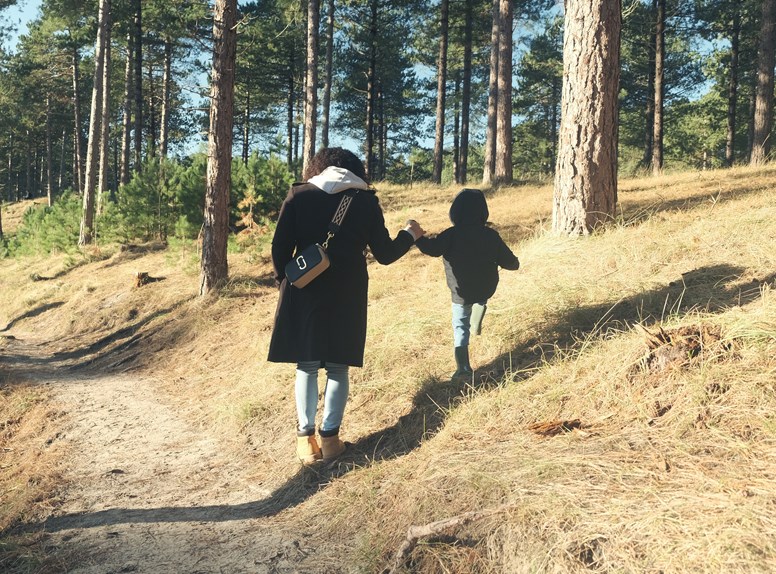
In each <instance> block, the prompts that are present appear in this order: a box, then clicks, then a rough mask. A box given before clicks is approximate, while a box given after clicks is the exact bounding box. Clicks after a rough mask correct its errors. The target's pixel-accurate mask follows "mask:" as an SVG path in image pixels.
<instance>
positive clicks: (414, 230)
mask: <svg viewBox="0 0 776 574" xmlns="http://www.w3.org/2000/svg"><path fill="white" fill-rule="evenodd" d="M404 229H406V230H407V231H409V232H410V233H411V234H412V237H414V238H415V241H417V240H418V239H420V238H421V237H423V236H424V235H425V234H426V231H425V230H424V229H423V228H422V227H421V226H420V224H419V223H418V222H417V221H415V220H414V219H408V220H407V227H405V228H404Z"/></svg>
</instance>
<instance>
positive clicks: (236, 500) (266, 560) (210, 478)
mask: <svg viewBox="0 0 776 574" xmlns="http://www.w3.org/2000/svg"><path fill="white" fill-rule="evenodd" d="M3 359H4V362H6V364H9V366H10V367H11V368H12V369H13V370H15V371H16V372H17V373H21V374H23V375H24V376H25V378H27V379H28V380H32V381H36V382H39V383H41V384H47V388H49V389H51V390H52V392H53V400H54V401H55V402H56V403H58V405H60V406H61V408H62V409H64V410H65V411H66V412H67V413H68V416H66V417H63V418H62V420H65V421H67V423H66V424H67V426H66V427H65V428H63V429H62V430H61V432H60V433H59V434H58V435H57V440H62V441H66V442H67V448H68V451H69V456H68V460H67V462H66V468H65V469H64V479H65V484H64V488H63V491H62V493H61V499H62V503H61V506H59V507H58V508H57V509H56V510H55V511H54V512H53V513H52V515H51V516H49V517H47V519H46V520H45V522H44V523H43V529H44V530H45V531H46V533H47V538H46V540H47V547H48V550H49V551H50V553H51V555H52V556H53V557H54V558H61V559H63V560H64V561H66V563H68V564H73V565H75V568H74V569H70V570H67V571H68V572H74V573H81V574H86V573H89V574H92V573H94V574H97V573H99V574H108V573H118V572H148V573H155V574H164V573H176V574H177V573H183V572H185V573H205V572H228V573H232V572H252V573H270V572H322V571H336V570H338V569H337V568H333V569H332V568H331V567H324V565H323V564H322V563H321V562H318V561H316V559H315V557H314V556H313V553H314V552H315V548H308V547H306V545H305V537H304V536H303V534H302V533H299V535H298V536H288V535H287V534H286V535H284V534H283V532H284V530H285V531H287V527H286V528H283V527H282V522H283V519H282V516H277V515H276V514H274V513H273V512H271V511H268V505H267V499H268V498H269V496H270V494H271V493H269V492H267V491H266V490H264V489H261V488H259V487H256V486H255V485H254V483H255V479H254V480H253V481H252V480H251V475H253V476H254V477H255V469H252V468H250V466H249V462H248V460H249V459H247V458H246V459H245V462H243V461H241V460H240V459H239V458H237V455H235V454H232V455H231V458H230V456H229V454H228V453H229V452H230V449H228V448H223V447H224V445H221V444H219V441H218V440H217V439H215V438H213V437H212V436H211V435H209V433H208V432H207V430H206V429H200V428H197V427H196V426H195V425H193V424H192V423H191V421H188V420H186V419H185V418H184V417H183V416H182V415H181V414H180V413H179V412H177V411H176V409H175V408H174V406H173V405H172V404H171V403H169V402H168V401H166V400H165V398H164V397H163V396H162V394H161V393H160V392H158V390H157V389H156V385H155V384H154V381H153V380H152V379H150V378H146V377H140V376H136V375H130V374H123V375H122V374H103V375H99V374H98V375H93V374H84V375H80V374H78V373H77V372H76V373H74V372H73V371H70V370H68V369H66V368H65V367H66V366H67V365H66V364H65V363H64V362H62V361H58V360H57V358H56V357H55V356H51V355H46V354H45V352H41V348H40V347H38V346H36V345H30V344H25V343H23V342H21V341H18V340H17V341H15V344H14V345H13V347H12V349H11V352H10V353H9V355H8V356H6V357H3ZM231 452H232V453H233V452H234V451H231ZM316 562H317V564H316ZM323 562H326V560H323ZM329 566H331V565H329Z"/></svg>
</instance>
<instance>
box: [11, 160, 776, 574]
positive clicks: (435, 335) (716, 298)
mask: <svg viewBox="0 0 776 574" xmlns="http://www.w3.org/2000/svg"><path fill="white" fill-rule="evenodd" d="M774 177H776V168H774V167H767V168H762V169H758V170H752V169H744V168H739V169H734V170H727V171H718V172H701V173H691V174H680V175H676V176H666V177H663V178H644V179H636V180H627V181H624V182H622V184H621V188H620V203H621V210H622V212H621V215H620V217H619V218H618V221H617V222H616V224H614V225H612V226H610V227H609V228H607V229H606V230H604V231H602V232H599V233H596V234H594V235H593V236H591V237H588V238H584V239H564V238H559V237H555V236H553V235H552V234H550V233H548V231H547V227H548V223H547V222H548V220H549V218H550V206H551V195H552V190H551V188H550V187H548V186H545V187H532V186H522V187H514V188H507V189H501V190H497V191H495V192H491V191H489V192H488V202H489V206H490V212H491V220H492V221H493V222H494V224H495V226H496V228H497V229H498V230H499V231H500V233H501V234H502V236H503V237H504V238H505V239H506V240H507V241H508V242H509V243H510V245H511V246H512V247H513V249H514V251H515V252H516V253H517V254H518V256H519V257H520V260H521V263H522V268H521V270H520V271H518V272H502V274H501V284H500V286H499V290H498V292H497V294H496V295H495V296H494V298H493V299H492V300H491V302H490V303H489V307H488V313H487V315H486V319H485V326H484V331H483V334H482V335H481V336H479V337H476V338H474V339H473V341H472V346H471V356H472V361H473V364H474V365H475V366H476V367H479V368H478V372H477V376H476V377H475V379H474V380H473V381H472V382H470V383H468V384H466V383H452V382H450V380H449V373H450V372H451V371H452V369H453V367H454V365H453V359H452V341H451V334H450V327H449V321H450V319H449V317H450V309H449V300H450V299H449V293H448V291H447V288H446V286H445V283H444V276H443V271H442V264H441V261H440V260H438V259H432V258H427V257H424V256H422V255H421V254H420V253H418V252H417V250H413V251H411V252H410V253H409V254H408V256H406V257H405V258H404V259H402V260H401V261H399V262H398V263H396V264H395V265H392V266H389V267H381V266H379V265H377V264H375V263H374V262H372V263H371V264H370V311H369V312H370V319H369V333H368V342H367V354H366V364H365V367H364V368H363V369H355V370H354V371H353V373H352V386H351V388H352V395H351V401H350V403H349V406H348V411H347V413H346V418H345V426H344V427H343V429H344V433H345V435H346V437H345V438H346V439H347V440H351V441H353V442H354V443H355V444H354V447H353V454H352V456H351V457H350V459H348V461H347V464H343V465H341V466H340V467H339V468H338V469H335V470H334V471H333V472H322V473H320V474H319V473H316V472H315V471H300V470H299V468H298V466H297V465H296V463H295V462H294V460H293V446H292V444H293V442H292V441H293V421H294V406H293V401H292V400H291V394H292V385H293V381H292V377H293V368H292V367H291V366H289V365H276V364H271V363H267V362H266V361H265V360H264V358H265V356H266V350H267V345H268V341H269V336H270V329H271V324H272V317H273V314H274V305H275V302H276V297H277V294H276V292H275V290H274V288H273V287H272V286H271V282H270V281H269V273H270V268H269V262H268V253H266V252H265V253H252V254H250V255H234V256H231V257H230V271H231V276H232V282H231V283H230V285H229V286H228V287H227V288H226V289H225V291H224V292H223V294H222V296H221V297H218V298H208V299H206V300H199V299H198V298H196V297H195V290H196V285H197V281H196V266H195V265H192V254H191V253H190V252H189V253H185V252H179V251H176V252H172V251H170V252H163V251H156V250H153V249H150V248H149V249H145V250H139V251H122V252H116V253H102V254H92V255H91V258H90V259H89V260H86V261H85V262H84V263H83V265H81V266H74V265H73V264H72V262H68V261H65V260H63V259H58V258H49V259H45V260H41V259H29V260H12V261H1V262H0V289H2V290H3V291H4V292H8V291H11V292H14V293H18V294H19V296H18V297H14V298H13V299H12V300H5V299H4V300H3V302H2V303H0V326H2V325H3V324H7V323H12V324H13V330H14V333H16V334H17V336H21V337H24V336H29V337H34V336H35V335H36V334H37V335H38V336H39V334H41V333H45V334H46V339H47V340H48V342H49V343H50V344H52V345H54V346H55V347H56V348H57V349H58V350H59V351H60V352H62V353H65V354H66V355H64V356H66V357H67V358H69V359H70V360H71V362H72V365H73V366H74V367H77V368H80V369H108V370H126V369H135V370H142V371H144V372H146V373H153V375H154V376H155V377H157V378H158V380H159V384H160V387H161V388H163V389H164V390H165V391H166V392H167V393H168V394H169V395H170V396H171V397H174V398H177V399H178V400H179V402H180V405H181V408H182V409H184V410H186V411H187V412H189V414H190V416H191V417H193V418H195V419H196V420H199V421H200V422H201V425H202V427H203V428H205V429H207V430H208V431H209V432H214V433H219V434H220V435H221V436H223V437H224V438H225V439H226V438H227V437H234V436H236V437H237V438H236V440H232V439H229V441H230V442H229V444H233V445H234V448H239V449H241V450H242V451H244V453H245V456H250V457H251V459H252V461H253V464H254V465H255V468H256V477H255V478H256V482H257V483H258V484H259V485H263V486H264V487H266V488H267V489H269V490H271V491H273V492H274V494H273V495H272V497H271V499H270V500H269V501H268V503H269V504H272V505H274V506H275V508H276V511H277V513H278V514H277V520H278V521H279V524H280V526H279V527H282V526H285V527H288V528H293V529H296V530H298V529H299V528H300V527H301V526H300V525H303V527H304V529H305V530H309V531H310V532H312V533H313V534H311V536H314V537H319V538H320V539H321V540H322V541H323V540H325V541H326V544H327V546H328V547H329V548H331V553H330V554H329V555H330V556H336V560H335V559H334V558H332V559H331V560H332V563H331V564H330V565H331V566H332V567H338V568H341V569H342V570H347V571H364V572H375V571H379V570H380V569H381V568H382V567H383V566H385V565H386V564H387V562H388V560H389V558H390V556H391V555H392V553H393V552H394V551H395V550H396V548H398V546H399V544H400V543H401V541H402V539H403V538H404V534H405V532H406V529H407V527H408V526H409V525H411V524H423V523H427V522H432V521H434V520H438V519H441V518H445V517H448V516H454V515H457V514H461V513H464V512H467V511H471V510H479V509H485V508H490V507H498V506H501V505H503V504H506V505H507V506H508V508H509V510H508V511H505V512H502V513H499V514H498V515H495V516H493V517H490V518H487V519H483V520H482V521H478V522H477V523H475V524H473V525H471V526H467V527H466V528H464V529H462V530H460V531H457V532H451V533H450V534H449V536H443V537H438V538H434V539H430V540H426V541H424V543H422V544H420V545H419V546H418V547H417V548H416V549H415V550H414V552H413V553H412V555H411V557H410V559H411V562H410V563H408V566H407V567H408V571H413V572H461V573H463V572H467V573H468V572H563V573H565V572H590V571H601V572H603V571H607V572H608V571H617V572H659V571H661V572H709V573H711V572H768V571H774V570H776V543H775V542H774V540H776V521H775V520H774V519H773V518H772V517H773V516H776V471H775V470H774V469H776V424H774V418H773V414H772V413H773V412H776V387H775V386H774V385H775V384H774V381H775V380H776V376H775V375H776V359H774V357H775V356H776V294H774V290H773V288H774V287H776V276H775V275H774V270H775V269H776V250H774V249H773V245H774V244H776V226H774V224H773V221H776V203H775V202H774V192H773V191H772V182H773V180H774ZM457 191H458V190H457V189H452V188H447V189H445V188H430V187H429V188H426V187H422V188H421V187H418V186H417V185H416V187H415V188H414V189H412V190H407V189H400V188H394V187H386V188H383V189H381V191H380V195H381V197H382V203H383V206H384V208H385V210H386V219H387V222H388V225H389V227H390V228H391V229H398V228H399V227H400V226H401V225H402V224H403V222H404V221H405V220H406V219H407V218H408V217H414V218H415V219H418V220H419V221H420V222H421V223H422V225H423V226H424V227H425V228H426V229H427V230H428V231H430V232H438V231H441V230H442V229H443V228H445V227H446V226H447V225H448V224H449V223H448V220H447V210H448V208H449V203H450V200H451V199H452V197H453V196H454V195H455V193H457ZM4 223H5V219H4ZM58 270H62V273H61V274H58ZM136 271H145V272H148V273H149V274H150V275H151V276H152V277H159V278H164V279H163V280H161V281H158V282H154V283H151V284H148V285H144V286H142V287H134V286H133V284H132V278H133V275H134V273H135V272H136ZM36 273H37V274H38V275H39V276H42V277H51V279H49V280H43V281H40V280H39V281H33V280H31V279H30V277H31V276H32V275H33V274H36ZM636 324H643V325H644V326H646V327H647V328H648V329H656V328H657V327H658V326H660V327H663V328H665V329H673V328H679V327H686V326H704V325H708V326H713V327H714V328H715V329H719V331H720V332H721V333H722V336H723V339H724V342H725V343H726V344H725V345H722V346H720V347H717V348H714V349H709V352H705V353H701V354H699V355H698V356H696V357H694V358H690V357H688V360H687V361H682V362H681V364H680V363H677V364H672V365H668V366H667V367H666V368H663V369H660V370H653V371H648V370H644V369H641V368H640V367H639V364H640V363H639V361H640V359H641V358H642V357H643V356H644V354H645V353H646V352H647V350H648V347H647V345H646V341H645V335H644V333H643V331H642V330H639V329H636V328H635V325H636ZM574 420H579V422H580V428H575V429H573V430H571V431H570V432H561V433H558V434H556V435H553V436H543V435H540V434H538V433H536V432H533V431H532V430H531V425H534V424H536V423H539V424H541V423H546V422H550V421H574ZM574 426H576V425H574ZM345 564H347V565H348V566H345Z"/></svg>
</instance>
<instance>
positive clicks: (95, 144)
mask: <svg viewBox="0 0 776 574" xmlns="http://www.w3.org/2000/svg"><path fill="white" fill-rule="evenodd" d="M109 21H110V0H100V11H99V25H98V29H97V42H96V44H95V48H94V62H95V66H94V87H93V88H92V106H91V112H90V116H89V140H88V144H87V148H86V168H85V172H86V178H85V181H84V197H83V214H82V216H81V232H80V236H79V239H78V245H81V246H84V245H90V244H91V243H92V242H93V241H94V193H95V187H96V185H97V170H98V167H99V166H98V159H99V153H100V134H101V132H100V124H101V121H100V120H101V119H102V90H103V85H102V82H103V69H104V67H105V45H106V40H107V30H108V22H109Z"/></svg>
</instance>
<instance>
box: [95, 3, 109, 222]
mask: <svg viewBox="0 0 776 574" xmlns="http://www.w3.org/2000/svg"><path fill="white" fill-rule="evenodd" d="M110 39H111V18H110V11H109V12H108V14H107V15H106V17H105V49H104V50H103V56H102V58H103V65H102V94H101V98H100V169H99V179H98V182H97V214H98V215H99V214H101V213H102V208H103V201H104V197H103V196H104V194H105V192H106V191H107V189H108V167H109V166H108V157H109V156H108V152H109V147H108V136H109V129H108V128H109V127H110V124H109V122H110V70H111V66H110V52H111V51H110Z"/></svg>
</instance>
